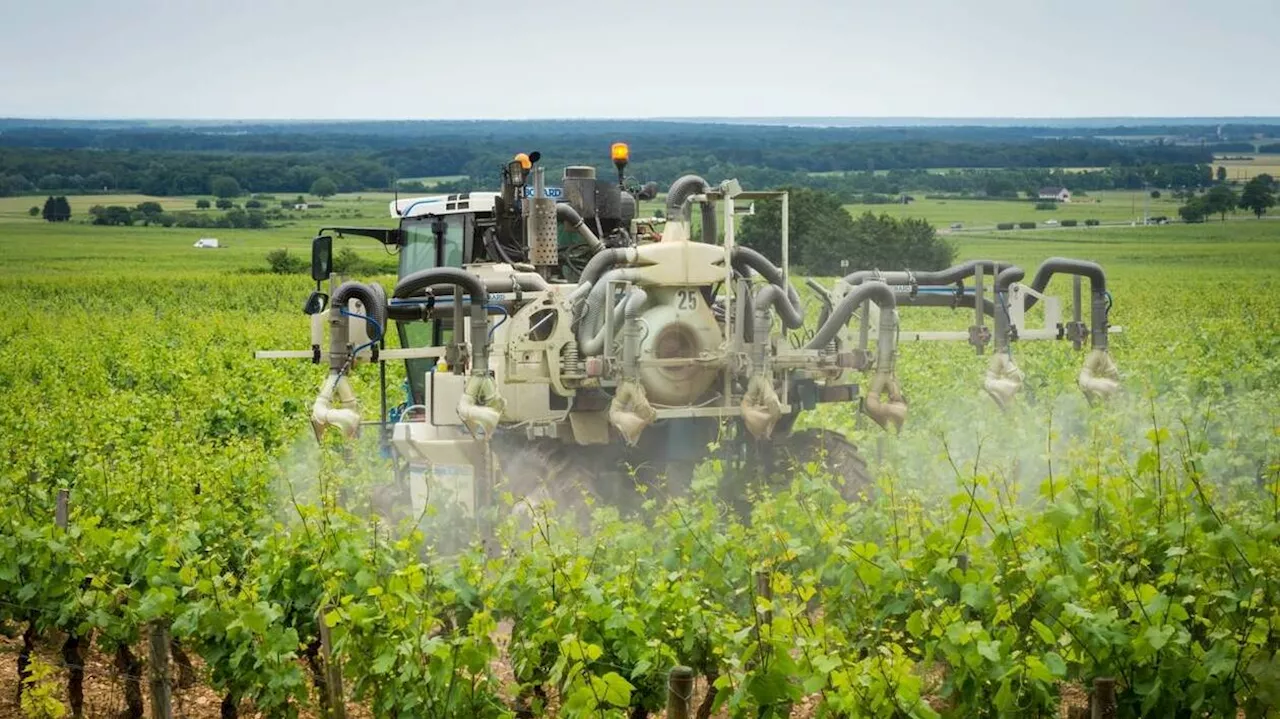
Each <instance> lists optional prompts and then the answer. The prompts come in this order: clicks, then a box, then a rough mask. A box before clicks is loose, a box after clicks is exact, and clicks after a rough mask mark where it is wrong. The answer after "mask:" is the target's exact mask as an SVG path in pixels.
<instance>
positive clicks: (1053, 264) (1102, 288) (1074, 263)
mask: <svg viewBox="0 0 1280 719" xmlns="http://www.w3.org/2000/svg"><path fill="white" fill-rule="evenodd" d="M1056 274H1066V275H1080V276H1081V277H1087V278H1089V293H1090V299H1091V302H1090V306H1089V341H1090V343H1091V344H1092V345H1093V348H1094V349H1098V350H1105V349H1107V314H1108V312H1109V310H1110V307H1109V305H1110V304H1111V302H1110V301H1109V300H1108V299H1107V274H1106V272H1104V271H1103V270H1102V267H1101V265H1099V264H1098V263H1096V262H1089V261H1087V260H1072V259H1068V258H1065V257H1050V258H1049V259H1047V260H1045V261H1044V264H1042V265H1040V267H1039V268H1038V269H1036V276H1035V278H1033V279H1032V280H1031V289H1032V290H1034V291H1036V292H1044V288H1045V287H1048V286H1049V280H1050V279H1051V278H1052V277H1053V276H1054V275H1056ZM1036 302H1038V300H1037V299H1036V297H1035V296H1034V295H1031V296H1028V297H1027V309H1030V308H1032V307H1034V306H1035V304H1036Z"/></svg>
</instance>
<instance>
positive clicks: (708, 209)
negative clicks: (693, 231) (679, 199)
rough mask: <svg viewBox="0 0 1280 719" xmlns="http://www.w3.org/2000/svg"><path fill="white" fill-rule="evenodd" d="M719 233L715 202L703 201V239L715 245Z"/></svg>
mask: <svg viewBox="0 0 1280 719" xmlns="http://www.w3.org/2000/svg"><path fill="white" fill-rule="evenodd" d="M718 234H719V232H718V230H717V229H716V206H715V203H712V202H704V203H702V241H703V242H706V243H708V244H712V245H714V244H716V240H717V237H718Z"/></svg>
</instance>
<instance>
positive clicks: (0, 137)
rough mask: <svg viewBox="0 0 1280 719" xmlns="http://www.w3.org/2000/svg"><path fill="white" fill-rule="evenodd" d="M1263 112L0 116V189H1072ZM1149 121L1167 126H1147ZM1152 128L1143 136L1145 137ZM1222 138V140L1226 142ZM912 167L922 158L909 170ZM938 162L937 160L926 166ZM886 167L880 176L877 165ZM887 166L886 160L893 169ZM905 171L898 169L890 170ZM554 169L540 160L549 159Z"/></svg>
mask: <svg viewBox="0 0 1280 719" xmlns="http://www.w3.org/2000/svg"><path fill="white" fill-rule="evenodd" d="M1274 130H1275V128H1274V127H1269V126H1265V125H1260V126H1257V127H1255V126H1252V125H1242V126H1240V127H1234V126H1228V127H1227V128H1226V129H1225V130H1224V129H1223V128H1221V127H1215V128H1213V132H1212V135H1211V136H1210V139H1211V140H1212V141H1207V140H1206V134H1208V133H1209V128H1207V127H1202V126H1195V125H1192V126H1177V127H1161V126H1156V127H1148V128H1145V132H1146V133H1147V134H1143V135H1133V134H1132V132H1133V128H1124V127H1115V128H1097V127H1089V128H1071V127H1061V128H1053V127H1043V126H1037V127H989V126H988V127H976V126H927V127H926V126H911V127H896V128H895V127H794V126H781V125H747V124H713V123H707V122H673V121H640V120H634V121H599V120H596V121H564V122H550V121H473V122H462V121H440V122H359V123H277V124H250V123H236V124H223V125H218V124H161V123H141V122H137V123H126V122H115V123H113V122H105V121H104V122H97V123H94V122H52V121H29V120H28V121H24V120H0V195H17V194H26V193H30V192H33V191H41V192H49V191H67V192H104V191H110V192H120V191H130V192H141V193H144V194H148V195H157V196H165V195H192V194H206V193H209V192H210V191H211V182H212V180H213V178H216V177H221V176H228V177H232V178H234V179H235V180H236V181H237V182H238V183H239V184H240V185H241V187H243V188H244V189H245V190H246V191H249V192H305V191H307V190H308V189H309V188H310V187H311V185H312V184H313V183H314V182H315V181H316V180H318V179H320V178H328V179H330V180H332V181H333V182H334V183H335V184H336V186H337V187H338V189H339V190H340V191H359V190H376V189H388V188H390V187H391V186H392V184H393V183H394V182H396V181H397V179H400V178H421V177H442V176H447V177H453V178H458V177H461V178H465V179H462V180H460V181H457V182H458V188H459V189H469V188H471V187H487V186H490V185H491V184H492V183H493V182H494V181H495V180H496V176H497V171H498V168H499V167H500V166H501V164H502V163H503V162H505V161H506V160H507V159H508V158H509V157H510V155H511V154H512V153H513V152H515V151H519V150H530V151H531V150H535V149H536V150H538V151H540V152H541V153H542V155H543V156H544V157H546V158H547V162H548V167H549V170H550V171H551V172H553V173H558V171H559V169H560V168H561V167H563V166H564V165H568V164H581V163H593V164H602V160H603V159H605V155H606V153H605V151H606V150H607V148H608V146H609V144H610V143H612V142H615V141H618V140H626V141H627V142H629V143H631V145H632V147H633V158H634V162H633V164H632V165H631V167H630V168H629V170H628V171H629V172H630V173H631V174H632V175H634V176H635V177H636V178H637V179H640V180H656V181H659V182H660V183H661V182H669V181H670V180H672V179H674V178H675V177H677V176H678V175H680V174H683V173H686V172H697V173H701V174H705V175H708V176H711V175H714V176H730V175H732V176H736V177H738V178H739V179H742V180H743V181H744V182H749V183H751V184H752V185H754V186H777V185H781V184H792V185H805V186H811V187H817V188H822V189H828V190H831V191H834V192H837V193H838V194H841V195H843V196H845V197H846V198H847V199H854V198H852V197H851V195H854V194H857V193H867V192H879V193H895V192H898V191H900V190H901V189H902V188H911V189H915V190H920V189H924V190H936V191H940V192H944V191H945V192H968V193H975V194H993V195H1007V194H1008V193H1009V192H1010V191H1013V192H1017V191H1019V190H1022V189H1023V188H1024V187H1028V186H1032V185H1037V184H1046V183H1052V182H1058V183H1059V184H1062V182H1061V180H1062V178H1061V177H1055V175H1054V173H1053V171H1054V170H1055V169H1059V170H1060V169H1062V168H1074V169H1090V170H1092V171H1091V172H1088V173H1072V176H1071V180H1072V185H1073V188H1074V187H1076V186H1078V187H1079V188H1080V189H1084V190H1091V189H1112V188H1131V187H1141V186H1143V185H1152V186H1156V187H1192V186H1199V185H1201V184H1207V182H1208V181H1209V176H1208V174H1207V173H1208V170H1207V168H1208V163H1209V162H1211V160H1212V158H1213V154H1214V152H1215V150H1218V149H1221V150H1223V151H1226V150H1227V149H1229V148H1232V147H1240V146H1241V140H1240V138H1242V137H1245V136H1249V137H1256V136H1268V135H1274ZM1161 133H1168V134H1167V135H1166V134H1161ZM1152 137H1155V138H1157V139H1151V138H1152ZM1227 141H1233V142H1227ZM925 170H931V172H929V173H925V172H924V171H925ZM939 170H947V171H946V172H940V171H939ZM886 172H887V173H888V177H887V178H886ZM895 172H897V173H899V174H896V175H895V174H893V173H895ZM901 173H907V174H901ZM553 176H554V174H553Z"/></svg>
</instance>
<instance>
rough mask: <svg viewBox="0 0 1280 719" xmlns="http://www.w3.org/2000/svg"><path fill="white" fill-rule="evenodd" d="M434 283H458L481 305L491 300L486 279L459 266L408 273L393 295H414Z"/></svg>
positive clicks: (397, 285) (474, 301) (401, 297)
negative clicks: (485, 282)
mask: <svg viewBox="0 0 1280 719" xmlns="http://www.w3.org/2000/svg"><path fill="white" fill-rule="evenodd" d="M433 285H456V286H458V287H461V288H462V289H464V290H466V291H467V293H468V294H470V295H471V300H472V302H473V303H475V304H479V305H481V306H483V305H485V304H487V303H488V302H489V291H488V290H487V289H485V284H484V281H483V280H481V279H480V278H479V277H477V276H476V275H473V274H471V273H470V272H467V271H466V270H462V269H458V268H457V267H433V268H431V269H429V270H418V271H417V272H414V273H413V274H411V275H406V276H405V277H404V278H403V279H401V280H400V281H399V282H397V283H396V289H395V291H394V292H392V293H391V296H392V297H394V298H396V299H405V298H406V297H412V296H414V295H416V294H418V293H419V292H422V291H423V290H425V289H427V288H428V287H431V286H433Z"/></svg>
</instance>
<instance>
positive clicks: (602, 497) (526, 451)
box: [497, 440, 623, 519]
mask: <svg viewBox="0 0 1280 719" xmlns="http://www.w3.org/2000/svg"><path fill="white" fill-rule="evenodd" d="M602 449H604V450H607V449H608V448H594V447H581V446H577V445H567V444H564V443H562V442H558V441H556V440H535V441H532V442H527V443H521V444H519V445H515V446H511V447H508V448H505V449H500V450H498V464H499V466H500V468H501V477H502V479H501V480H500V481H501V484H500V486H499V487H498V490H497V491H498V495H499V496H500V495H501V494H502V493H503V492H510V493H511V495H512V496H513V497H514V499H515V501H516V508H515V512H516V513H518V514H526V515H529V516H532V514H534V513H535V512H537V511H538V509H539V507H542V506H543V505H546V504H548V503H551V504H553V505H554V507H555V512H556V514H558V515H577V517H578V518H579V519H585V518H586V517H587V516H588V515H589V514H590V511H591V507H593V506H597V505H600V504H617V503H619V501H620V500H622V499H623V498H621V497H618V496H616V495H617V494H618V493H619V492H618V487H617V484H618V482H616V481H608V478H612V475H614V474H616V461H615V462H614V468H613V469H612V470H611V469H610V468H609V467H608V464H607V462H608V460H609V458H610V457H611V456H612V455H613V454H614V453H613V452H607V453H606V451H602Z"/></svg>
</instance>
